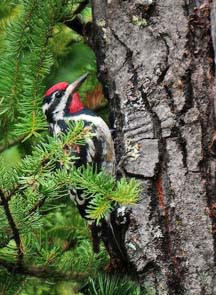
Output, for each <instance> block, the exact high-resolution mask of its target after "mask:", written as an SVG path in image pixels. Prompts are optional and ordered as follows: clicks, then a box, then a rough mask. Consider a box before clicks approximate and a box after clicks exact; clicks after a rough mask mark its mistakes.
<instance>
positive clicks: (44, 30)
mask: <svg viewBox="0 0 216 295" xmlns="http://www.w3.org/2000/svg"><path fill="white" fill-rule="evenodd" d="M84 2H85V5H83V8H82V9H81V10H80V9H79V7H80V5H82V3H84ZM38 4H39V5H38ZM31 5H32V7H31ZM34 5H35V8H34V9H33V6H34ZM76 12H77V13H76ZM74 18H78V19H79V20H80V21H81V23H82V24H87V23H88V22H91V19H92V14H91V6H90V4H88V1H83V2H82V1H71V0H68V1H64V0H62V1H60V0H51V1H50V0H49V1H48V0H45V1H42V0H1V1H0V55H1V58H0V124H1V125H0V152H1V154H0V162H1V167H4V169H5V170H6V171H7V170H8V171H11V175H12V174H13V170H12V168H13V167H15V166H16V165H17V164H18V163H19V162H20V161H21V159H23V157H24V156H26V155H27V154H31V153H32V148H33V147H34V146H35V145H36V144H37V143H38V142H40V141H41V138H42V137H44V136H45V135H46V134H47V126H46V122H45V120H44V118H43V115H42V113H41V110H40V105H41V100H42V96H43V93H44V91H45V89H47V88H49V87H50V86H52V85H53V84H54V83H56V82H59V81H74V80H75V79H77V78H78V77H79V76H81V75H83V74H84V73H86V72H89V73H90V75H89V78H88V80H87V82H86V83H84V84H83V86H82V88H81V89H80V94H81V98H82V100H83V102H84V104H85V105H86V106H87V107H89V108H91V109H93V110H95V111H98V112H99V113H100V114H101V115H102V116H104V118H105V119H106V118H107V109H106V105H107V102H106V100H105V98H104V95H103V91H102V86H101V85H100V83H99V81H98V80H97V72H96V60H95V55H94V52H93V51H92V49H91V48H90V47H89V46H88V45H87V43H86V38H85V35H83V34H78V33H77V32H76V30H73V29H72V28H71V27H70V26H68V25H67V24H68V23H70V21H71V20H72V21H73V20H74ZM10 169H11V170H10ZM29 196H31V195H29ZM29 196H28V197H29ZM32 198H33V196H32ZM17 199H18V198H14V199H13V201H12V202H11V204H10V206H11V208H12V207H13V206H14V207H13V210H14V212H16V210H17V212H18V213H17V214H18V215H19V211H21V208H22V206H25V203H23V204H22V203H21V202H22V201H21V202H16V201H17ZM43 210H44V211H43ZM43 210H41V212H40V214H41V215H42V216H40V218H38V220H34V223H32V224H31V222H29V225H28V226H29V228H28V232H25V235H24V237H23V239H24V244H25V249H23V251H25V253H26V257H27V258H26V261H25V262H26V263H28V264H30V265H33V266H34V265H35V266H37V267H40V266H44V265H46V266H47V267H49V270H51V272H50V274H47V273H44V277H42V278H41V277H40V278H39V277H37V275H35V276H26V275H21V274H19V273H17V272H15V273H14V274H13V272H12V273H11V272H9V271H7V268H4V267H0V294H1V295H3V294H8V295H12V294H17V295H18V294H21V295H32V294H34V295H46V294H47V295H48V294H51V295H52V294H53V295H69V294H70V295H71V294H86V295H117V294H118V295H121V294H124V295H129V294H130V295H138V294H141V293H140V289H139V288H138V287H137V286H136V285H135V284H134V283H132V282H130V280H128V279H120V278H118V277H117V278H116V277H111V278H110V277H109V276H107V275H104V274H103V269H104V266H105V265H106V263H107V262H108V258H107V255H106V252H105V250H104V249H103V248H102V249H101V251H100V252H99V253H98V254H94V253H93V252H92V245H91V239H90V234H89V230H88V228H87V226H86V224H85V222H84V221H83V220H82V219H81V218H80V216H79V214H78V213H77V211H76V208H75V207H74V206H73V204H72V202H71V201H70V200H69V199H68V198H67V197H66V198H65V201H64V204H62V200H61V201H58V198H56V200H55V202H53V203H52V206H48V207H46V206H45V207H44V209H43ZM43 212H44V214H43ZM34 218H36V219H37V216H36V215H34ZM23 222H27V221H25V220H23ZM0 225H1V226H0V260H1V258H4V259H6V260H7V261H8V262H10V261H14V258H15V256H16V247H15V246H16V245H15V242H14V240H13V239H11V237H10V236H9V234H8V236H7V235H3V234H2V232H3V230H5V229H6V230H7V227H8V225H7V222H6V220H5V218H4V214H3V210H2V208H1V207H0ZM1 231H2V232H1ZM32 240H34V241H35V242H34V243H33V244H31V243H32ZM52 270H53V272H52ZM71 270H76V276H70V271H71ZM61 271H63V273H64V276H61V275H58V273H59V274H60V273H61ZM143 294H144V293H143ZM146 294H147V293H146Z"/></svg>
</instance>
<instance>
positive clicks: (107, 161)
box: [42, 74, 115, 248]
mask: <svg viewBox="0 0 216 295" xmlns="http://www.w3.org/2000/svg"><path fill="white" fill-rule="evenodd" d="M87 75H88V74H85V75H83V76H82V77H80V78H79V79H78V80H76V81H75V82H73V83H71V84H68V83H67V82H60V83H57V84H55V85H54V86H52V87H51V88H50V89H48V90H47V92H46V93H45V96H44V99H43V106H42V109H43V112H44V114H45V116H46V118H47V121H48V123H49V126H50V132H51V134H52V135H53V136H58V134H60V133H61V132H63V133H66V132H67V130H68V124H67V122H68V121H78V120H82V121H83V122H84V126H91V129H92V130H93V134H94V135H93V137H91V138H89V139H88V140H87V141H86V144H85V145H84V146H80V147H79V154H78V156H79V159H78V160H77V162H76V165H77V166H78V167H79V166H81V165H86V164H92V165H96V166H97V169H103V170H104V171H105V172H107V173H111V174H114V165H115V153H114V145H113V140H112V136H111V132H110V130H109V128H108V126H107V124H106V123H105V122H104V120H103V119H102V118H100V117H99V116H97V115H96V114H95V113H94V112H92V111H91V110H89V109H87V108H85V107H84V105H83V104H82V102H81V100H80V95H79V93H78V92H77V91H78V89H79V87H80V86H81V84H82V83H83V82H84V81H85V80H86V78H87ZM73 152H74V151H73ZM70 197H71V199H72V200H73V201H74V202H75V204H76V206H77V207H78V209H79V212H80V214H81V216H82V217H83V218H85V219H87V218H86V207H87V205H88V203H89V198H86V197H84V194H82V192H81V191H80V190H70ZM104 222H105V221H104ZM88 223H89V224H91V226H92V224H93V225H94V226H93V228H94V229H95V230H96V225H95V223H94V222H92V220H88ZM108 223H109V222H108ZM93 228H92V234H93V235H94V234H95V233H94V232H93ZM111 231H113V229H112V226H111ZM97 232H99V231H98V227H97ZM96 235H97V234H96ZM114 238H115V237H114ZM93 242H94V237H93ZM95 248H97V246H95Z"/></svg>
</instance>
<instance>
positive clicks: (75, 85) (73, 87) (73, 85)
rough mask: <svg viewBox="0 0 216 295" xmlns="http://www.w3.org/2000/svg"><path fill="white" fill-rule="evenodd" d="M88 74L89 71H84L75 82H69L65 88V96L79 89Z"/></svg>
mask: <svg viewBox="0 0 216 295" xmlns="http://www.w3.org/2000/svg"><path fill="white" fill-rule="evenodd" d="M88 75H89V73H86V74H85V75H83V76H81V77H80V78H79V79H77V80H76V81H75V82H73V83H71V84H69V85H68V87H67V89H66V96H70V95H71V94H72V93H74V92H75V91H76V90H77V89H79V88H80V86H81V85H82V83H83V82H84V81H85V80H86V79H87V77H88Z"/></svg>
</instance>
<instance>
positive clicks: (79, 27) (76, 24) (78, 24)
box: [61, 0, 89, 36]
mask: <svg viewBox="0 0 216 295" xmlns="http://www.w3.org/2000/svg"><path fill="white" fill-rule="evenodd" d="M88 4H89V0H84V1H83V2H81V3H80V4H79V5H78V7H77V8H76V9H75V11H74V12H73V15H72V18H71V19H69V20H68V19H65V18H62V19H61V22H63V23H64V24H65V25H66V26H68V27H69V28H71V29H72V30H74V31H75V32H76V33H77V34H79V35H81V36H84V31H85V24H84V23H82V21H81V20H80V18H79V17H78V16H76V15H78V14H79V13H81V12H82V11H83V10H84V9H85V7H86V6H87V5H88Z"/></svg>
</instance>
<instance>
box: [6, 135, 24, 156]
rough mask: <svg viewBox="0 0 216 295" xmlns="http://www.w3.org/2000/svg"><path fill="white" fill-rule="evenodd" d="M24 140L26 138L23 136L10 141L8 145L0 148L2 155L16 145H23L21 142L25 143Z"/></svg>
mask: <svg viewBox="0 0 216 295" xmlns="http://www.w3.org/2000/svg"><path fill="white" fill-rule="evenodd" d="M24 138H25V137H24V136H23V135H22V136H19V137H17V138H16V139H14V140H10V141H9V142H7V144H5V145H2V146H0V153H3V152H4V151H5V150H7V149H9V148H11V147H13V146H15V145H17V144H19V143H21V142H22V141H23V139H24Z"/></svg>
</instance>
